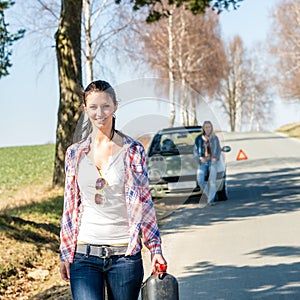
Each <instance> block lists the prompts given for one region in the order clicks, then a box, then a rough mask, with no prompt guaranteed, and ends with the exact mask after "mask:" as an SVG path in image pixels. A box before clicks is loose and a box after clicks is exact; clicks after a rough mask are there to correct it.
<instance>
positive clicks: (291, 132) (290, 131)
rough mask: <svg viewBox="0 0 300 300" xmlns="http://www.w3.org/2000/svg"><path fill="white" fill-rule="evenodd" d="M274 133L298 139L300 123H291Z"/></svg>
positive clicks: (299, 136)
mask: <svg viewBox="0 0 300 300" xmlns="http://www.w3.org/2000/svg"><path fill="white" fill-rule="evenodd" d="M276 131H278V132H281V133H284V134H286V135H288V136H290V137H294V138H300V123H293V124H288V125H285V126H282V127H281V128H279V129H277V130H276Z"/></svg>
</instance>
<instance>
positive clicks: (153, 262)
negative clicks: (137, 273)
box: [151, 254, 167, 274]
mask: <svg viewBox="0 0 300 300" xmlns="http://www.w3.org/2000/svg"><path fill="white" fill-rule="evenodd" d="M157 263H158V264H161V265H167V261H166V260H165V259H164V257H163V255H162V254H154V255H152V259H151V268H152V271H151V272H152V273H153V274H154V273H156V266H155V265H156V264H157Z"/></svg>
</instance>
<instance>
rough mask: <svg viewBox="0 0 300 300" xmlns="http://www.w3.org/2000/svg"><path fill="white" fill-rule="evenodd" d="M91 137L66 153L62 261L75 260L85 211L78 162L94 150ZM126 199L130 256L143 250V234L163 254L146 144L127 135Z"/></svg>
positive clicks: (148, 242)
mask: <svg viewBox="0 0 300 300" xmlns="http://www.w3.org/2000/svg"><path fill="white" fill-rule="evenodd" d="M91 140H92V139H91V136H89V137H88V138H87V140H85V141H84V142H82V143H75V144H73V145H71V146H70V147H69V148H68V149H67V151H66V156H65V172H66V180H65V192H64V209H63V214H62V219H61V224H60V225H61V230H60V241H61V243H60V258H61V261H65V262H70V263H72V262H73V259H74V255H75V249H76V243H77V235H78V230H79V220H80V213H81V208H82V205H81V198H80V190H79V186H78V182H77V172H78V164H79V162H80V160H81V159H82V158H83V155H84V154H87V153H88V152H89V151H90V143H91ZM124 147H126V148H125V149H126V155H125V170H126V171H125V198H126V206H127V215H128V222H129V235H130V240H129V244H128V248H127V251H126V255H134V254H136V253H137V252H139V251H140V250H141V249H142V243H141V239H140V233H142V236H143V241H144V244H145V246H146V247H147V248H148V249H149V250H150V252H151V254H160V253H162V250H161V238H160V234H159V230H158V226H157V221H156V215H155V210H154V206H153V201H152V198H151V194H150V189H149V183H148V174H147V170H146V156H145V151H144V147H143V146H142V145H141V144H140V143H139V142H137V141H135V140H133V139H132V138H130V137H128V136H124Z"/></svg>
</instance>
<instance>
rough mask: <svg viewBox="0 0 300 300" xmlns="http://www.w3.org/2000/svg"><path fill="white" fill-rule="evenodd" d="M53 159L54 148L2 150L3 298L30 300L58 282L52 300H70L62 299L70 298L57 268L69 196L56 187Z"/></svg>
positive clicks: (0, 273)
mask: <svg viewBox="0 0 300 300" xmlns="http://www.w3.org/2000/svg"><path fill="white" fill-rule="evenodd" d="M53 159H54V145H41V146H26V147H9V148H0V174H1V177H0V244H1V246H0V276H1V283H0V299H28V298H27V297H28V296H33V295H38V294H39V293H40V292H41V291H42V290H46V289H47V288H48V287H49V282H48V280H50V279H51V280H53V278H55V282H52V284H51V285H50V286H51V287H52V288H51V290H50V291H49V294H52V296H51V297H53V298H52V299H69V297H68V296H62V298H60V296H59V295H64V293H65V294H68V293H67V292H66V289H67V287H66V286H64V285H63V283H62V282H60V281H59V277H58V269H57V268H58V265H59V262H58V246H59V221H60V216H61V211H62V203H63V197H62V190H58V189H52V188H51V180H52V172H53ZM54 274H57V277H56V276H53V275H54ZM46 286H47V288H46ZM46 294H47V292H46ZM46 294H45V293H43V296H41V298H39V297H38V296H36V297H35V298H34V299H47V298H48V297H46ZM49 299H50V298H49Z"/></svg>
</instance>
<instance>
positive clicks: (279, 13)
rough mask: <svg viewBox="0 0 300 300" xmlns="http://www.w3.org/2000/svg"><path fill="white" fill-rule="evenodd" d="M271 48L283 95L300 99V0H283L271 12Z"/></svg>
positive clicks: (285, 97)
mask: <svg viewBox="0 0 300 300" xmlns="http://www.w3.org/2000/svg"><path fill="white" fill-rule="evenodd" d="M271 17H272V21H273V24H272V27H271V33H270V34H271V38H270V39H268V41H269V43H270V52H271V54H272V55H273V57H274V59H275V65H276V66H275V68H276V75H277V76H276V77H275V79H276V83H277V86H278V88H279V92H280V95H281V97H282V98H283V99H289V100H297V101H300V85H299V81H300V30H299V28H300V2H299V1H296V0H292V1H291V0H289V1H281V2H279V3H278V4H277V5H276V6H275V7H274V9H273V12H272V14H271Z"/></svg>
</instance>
